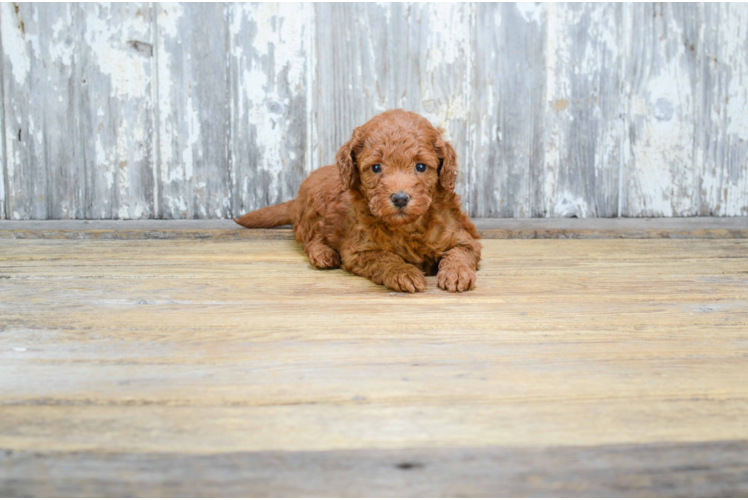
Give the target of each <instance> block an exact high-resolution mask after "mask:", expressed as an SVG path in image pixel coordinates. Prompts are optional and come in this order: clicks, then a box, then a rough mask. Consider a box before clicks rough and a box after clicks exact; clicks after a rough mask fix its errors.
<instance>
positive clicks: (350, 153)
mask: <svg viewBox="0 0 748 500" xmlns="http://www.w3.org/2000/svg"><path fill="white" fill-rule="evenodd" d="M362 146H363V140H362V133H361V130H360V129H358V128H355V129H353V135H352V136H351V139H350V140H349V141H348V142H346V143H345V144H343V146H342V147H341V148H340V149H339V150H338V153H337V154H336V155H335V163H337V165H338V172H339V173H340V181H341V182H342V183H343V186H344V187H346V188H350V187H352V186H353V185H354V184H355V183H356V181H357V180H358V169H357V168H356V153H359V152H361V148H362Z"/></svg>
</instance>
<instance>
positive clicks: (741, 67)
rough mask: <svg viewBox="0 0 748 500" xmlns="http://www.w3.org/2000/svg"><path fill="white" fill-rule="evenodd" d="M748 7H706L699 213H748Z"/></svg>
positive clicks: (700, 118) (710, 5) (701, 50)
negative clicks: (747, 31)
mask: <svg viewBox="0 0 748 500" xmlns="http://www.w3.org/2000/svg"><path fill="white" fill-rule="evenodd" d="M747 27H748V6H747V5H746V4H707V5H704V28H703V43H702V44H699V45H698V48H697V50H698V51H699V52H700V59H701V68H700V73H701V75H700V76H701V78H702V82H703V92H704V94H703V100H702V102H703V108H702V109H701V113H700V116H699V117H698V120H699V121H698V123H699V124H700V125H701V126H700V131H699V132H700V144H699V146H700V150H699V155H700V156H699V157H697V162H698V163H700V167H701V168H700V170H699V171H698V172H697V175H698V189H699V191H698V193H697V194H698V198H699V199H700V205H699V214H700V215H723V216H725V215H727V216H735V215H745V214H748V199H747V198H746V196H747V193H748V33H746V30H747Z"/></svg>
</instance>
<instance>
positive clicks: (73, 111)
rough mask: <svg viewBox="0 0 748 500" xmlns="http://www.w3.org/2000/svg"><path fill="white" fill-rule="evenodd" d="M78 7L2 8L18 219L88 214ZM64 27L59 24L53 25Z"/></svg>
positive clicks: (10, 167) (11, 185)
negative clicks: (75, 31)
mask: <svg viewBox="0 0 748 500" xmlns="http://www.w3.org/2000/svg"><path fill="white" fill-rule="evenodd" d="M77 14H78V9H77V7H76V6H74V5H71V4H59V5H48V6H41V5H35V4H30V3H29V4H12V3H5V4H3V5H2V23H3V25H2V46H3V90H4V100H5V102H4V108H5V137H6V142H5V144H6V148H7V151H6V154H7V175H8V193H7V194H6V196H7V197H8V202H7V204H8V212H9V214H8V215H9V218H12V219H47V218H50V219H61V218H75V217H80V216H82V213H81V212H80V207H81V203H80V202H81V198H82V195H83V191H84V185H83V182H84V179H85V172H84V171H83V165H82V163H81V161H80V160H81V158H82V156H83V155H82V151H81V149H82V141H81V136H80V129H79V121H78V118H79V116H80V113H81V110H80V101H79V97H80V88H79V87H80V82H81V77H82V73H81V71H82V68H81V66H80V62H79V59H78V57H77V54H79V53H80V49H81V40H80V38H79V37H75V36H71V33H70V32H69V31H68V30H67V29H64V27H65V26H71V25H72V26H80V24H79V19H78V16H77ZM53 27H56V29H53Z"/></svg>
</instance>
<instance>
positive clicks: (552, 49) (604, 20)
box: [534, 4, 625, 217]
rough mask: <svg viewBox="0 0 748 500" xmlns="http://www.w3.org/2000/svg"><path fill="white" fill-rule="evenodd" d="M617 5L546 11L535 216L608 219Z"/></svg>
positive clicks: (616, 146)
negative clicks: (541, 138)
mask: <svg viewBox="0 0 748 500" xmlns="http://www.w3.org/2000/svg"><path fill="white" fill-rule="evenodd" d="M624 8H625V6H624V5H623V4H551V5H548V20H547V26H548V30H547V35H546V36H547V37H548V40H547V47H546V61H545V76H546V80H547V82H546V97H545V102H544V108H543V109H544V110H545V114H543V115H540V116H541V118H542V119H544V127H545V142H544V145H545V168H544V170H543V171H542V172H538V173H537V174H536V179H535V183H537V184H538V188H539V192H540V195H538V196H537V197H536V200H535V210H534V211H535V213H536V214H538V215H545V216H550V217H615V216H616V215H618V196H619V193H618V183H619V175H620V165H621V160H622V158H621V144H622V140H623V134H624V130H625V126H624V122H623V117H624V114H625V102H624V98H623V94H622V92H621V90H622V86H623V80H624V75H623V74H622V70H623V64H622V58H623V51H622V50H621V48H622V45H623V44H622V34H623V33H622V32H623V29H622V26H621V20H622V18H623V9H624Z"/></svg>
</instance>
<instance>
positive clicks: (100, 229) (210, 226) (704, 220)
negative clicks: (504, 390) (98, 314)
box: [0, 217, 748, 240]
mask: <svg viewBox="0 0 748 500" xmlns="http://www.w3.org/2000/svg"><path fill="white" fill-rule="evenodd" d="M473 223H474V224H475V226H476V228H477V229H478V234H480V235H481V237H482V238H484V239H608V238H616V239H620V238H629V239H661V238H671V239H734V238H748V218H746V217H677V218H656V219H623V218H620V219H575V218H553V219H545V218H536V219H473ZM0 239H94V240H96V239H104V240H148V239H212V240H219V239H220V240H256V239H283V240H293V239H294V236H293V230H292V229H291V227H290V226H282V227H280V228H275V229H252V230H247V229H244V228H240V227H237V225H236V223H235V222H234V221H227V220H215V219H203V220H149V221H143V220H138V221H121V220H120V221H107V220H99V221H73V220H68V221H3V222H0Z"/></svg>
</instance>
